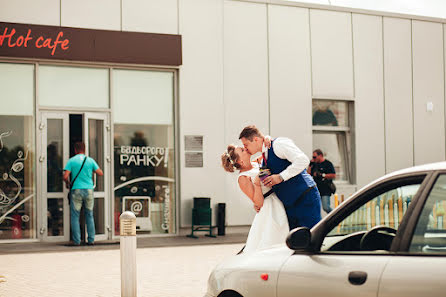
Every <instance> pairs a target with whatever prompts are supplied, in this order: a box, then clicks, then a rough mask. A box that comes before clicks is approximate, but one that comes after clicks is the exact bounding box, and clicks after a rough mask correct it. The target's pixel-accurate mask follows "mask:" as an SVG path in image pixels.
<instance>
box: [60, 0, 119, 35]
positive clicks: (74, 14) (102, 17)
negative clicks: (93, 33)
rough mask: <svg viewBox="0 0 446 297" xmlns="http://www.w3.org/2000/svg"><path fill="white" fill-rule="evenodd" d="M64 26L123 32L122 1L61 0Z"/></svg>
mask: <svg viewBox="0 0 446 297" xmlns="http://www.w3.org/2000/svg"><path fill="white" fill-rule="evenodd" d="M60 11H61V15H60V18H61V23H62V26H66V27H74V28H87V29H103V30H117V31H119V30H121V0H96V1H90V0H76V1H74V0H61V9H60Z"/></svg>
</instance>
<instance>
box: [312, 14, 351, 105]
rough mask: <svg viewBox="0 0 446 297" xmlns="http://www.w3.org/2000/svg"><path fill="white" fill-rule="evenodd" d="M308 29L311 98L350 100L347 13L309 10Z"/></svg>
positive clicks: (349, 21) (349, 53)
mask: <svg viewBox="0 0 446 297" xmlns="http://www.w3.org/2000/svg"><path fill="white" fill-rule="evenodd" d="M310 26H311V27H310V30H311V55H312V70H313V97H316V98H340V99H351V98H353V97H354V89H353V60H352V59H353V55H352V31H351V14H350V13H345V12H335V11H327V10H315V9H311V10H310Z"/></svg>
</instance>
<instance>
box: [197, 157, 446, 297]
mask: <svg viewBox="0 0 446 297" xmlns="http://www.w3.org/2000/svg"><path fill="white" fill-rule="evenodd" d="M445 213H446V162H441V163H434V164H428V165H423V166H417V167H413V168H408V169H404V170H400V171H397V172H394V173H391V174H388V175H386V176H384V177H382V178H380V179H378V180H376V181H374V182H372V183H370V184H369V185H367V186H366V187H364V188H362V189H361V190H359V191H358V192H356V193H355V194H354V195H352V196H351V197H350V198H349V199H347V200H346V201H345V202H343V203H342V204H341V205H340V206H339V207H337V208H336V209H335V210H333V211H332V212H331V213H330V214H329V215H328V216H326V217H325V218H324V219H323V220H322V221H321V222H319V223H318V224H317V225H316V226H314V227H313V228H312V229H311V231H310V230H309V229H308V228H297V229H294V230H292V231H291V232H290V234H289V235H288V238H287V240H286V245H285V244H283V245H282V246H277V247H273V248H270V249H265V250H262V251H258V252H255V253H252V254H244V253H243V252H241V253H239V254H238V255H236V256H234V257H232V258H231V259H229V260H228V261H226V262H224V263H222V264H220V265H218V266H217V267H216V268H215V269H214V271H213V272H212V273H211V275H210V277H209V281H208V290H207V293H206V297H217V296H218V297H240V296H243V297H299V296H310V297H322V296H323V297H325V296H343V297H348V296H355V297H356V296H364V297H368V296H370V297H371V296H373V297H387V296H392V297H397V296H404V297H411V296H413V297H422V296H430V297H433V296H438V297H440V296H442V297H443V296H446V220H445V219H446V218H445Z"/></svg>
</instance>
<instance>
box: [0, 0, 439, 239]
mask: <svg viewBox="0 0 446 297" xmlns="http://www.w3.org/2000/svg"><path fill="white" fill-rule="evenodd" d="M86 10H88V11H89V13H85V11H86ZM13 29H14V31H13ZM61 32H62V34H61ZM445 34H446V33H445V21H444V20H442V19H434V18H425V17H416V16H409V15H398V14H386V13H382V12H374V11H365V10H356V9H347V8H337V7H331V6H322V5H313V4H301V3H300V4H298V3H293V2H287V1H280V0H269V1H267V0H258V1H248V0H245V1H238V0H237V1H236V0H150V1H127V0H122V1H121V0H119V1H118V0H113V1H94V2H91V1H84V0H82V1H68V0H45V1H43V2H42V1H40V2H39V4H37V3H36V2H35V1H27V0H22V1H18V2H17V1H15V2H11V1H0V90H1V91H0V103H1V108H0V174H1V179H0V241H1V242H11V241H17V240H31V241H36V240H37V241H67V240H68V239H69V217H68V215H69V211H68V210H69V206H68V202H67V199H66V191H67V190H66V189H65V188H64V186H63V184H62V180H61V171H62V169H63V166H64V164H65V163H66V161H67V160H68V158H69V157H70V156H71V155H72V154H73V150H72V145H73V143H74V142H75V141H79V140H82V141H84V142H86V144H87V153H88V155H90V156H91V157H93V158H95V159H96V160H97V161H98V164H99V165H100V166H101V167H102V168H103V169H104V173H105V174H104V177H103V178H98V179H97V180H95V186H96V188H95V218H96V225H97V226H96V229H97V234H98V235H97V239H98V240H105V239H113V238H116V237H117V236H118V235H119V234H118V233H119V225H118V224H119V221H118V218H119V215H120V214H121V213H122V211H124V210H132V211H134V212H135V213H136V214H137V220H138V221H137V225H138V231H137V233H138V235H139V236H161V235H167V236H170V235H176V234H178V233H179V229H180V228H188V227H190V225H191V209H192V202H193V198H194V197H210V198H211V205H212V206H215V205H216V204H217V203H226V221H227V225H229V226H238V225H249V224H250V223H251V221H252V218H253V216H254V211H253V209H252V206H251V203H250V201H249V200H248V199H246V198H245V197H244V196H243V194H242V193H241V192H240V191H239V190H238V186H237V183H236V180H237V179H236V175H230V174H227V173H225V172H224V171H223V169H222V168H221V165H220V155H221V154H222V153H223V152H224V150H225V148H226V145H227V144H230V143H238V134H239V132H240V131H241V129H242V128H243V127H244V126H246V125H248V124H255V125H257V126H258V127H259V128H260V129H261V130H262V131H263V132H264V133H265V134H270V135H272V136H273V137H277V136H288V137H290V138H292V139H293V140H294V141H295V143H296V144H297V145H298V146H299V147H300V148H301V149H302V150H303V151H304V152H305V153H306V154H307V155H309V156H310V155H311V153H312V150H313V149H316V148H320V149H322V150H323V151H324V152H325V153H326V157H327V159H329V160H331V161H332V162H333V164H334V165H335V168H336V171H337V173H338V177H337V181H336V185H337V188H338V193H339V194H340V195H345V196H348V195H349V194H350V193H352V192H353V191H355V190H356V189H358V188H359V187H362V186H364V185H365V184H367V183H368V182H370V181H372V180H373V179H375V178H377V177H379V176H381V175H383V174H385V173H388V172H391V171H394V170H397V169H401V168H404V167H410V166H413V165H418V164H424V163H429V162H435V161H442V160H445V157H446V152H445V146H446V145H445V134H446V131H445V103H444V102H445V55H446V52H445V40H446V38H445V37H446V35H445ZM214 213H215V211H214ZM214 222H215V218H214Z"/></svg>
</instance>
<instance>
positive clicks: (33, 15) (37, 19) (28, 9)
mask: <svg viewBox="0 0 446 297" xmlns="http://www.w3.org/2000/svg"><path fill="white" fill-rule="evenodd" d="M0 20H1V21H2V22H7V23H25V24H36V25H49V26H59V25H60V0H41V1H35V0H14V1H11V0H0ZM2 33H3V32H2Z"/></svg>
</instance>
